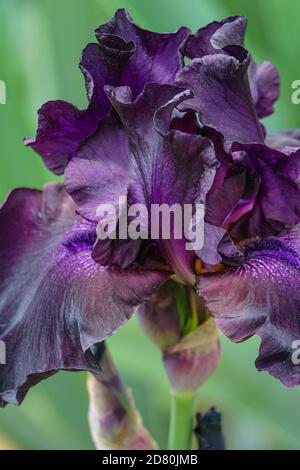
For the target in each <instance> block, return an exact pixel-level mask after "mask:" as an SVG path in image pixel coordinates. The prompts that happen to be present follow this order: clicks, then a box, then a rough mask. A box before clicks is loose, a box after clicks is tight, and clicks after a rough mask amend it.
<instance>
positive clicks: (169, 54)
mask: <svg viewBox="0 0 300 470" xmlns="http://www.w3.org/2000/svg"><path fill="white" fill-rule="evenodd" d="M106 34H113V35H116V36H119V37H121V38H122V39H123V40H124V41H126V42H127V41H131V42H133V43H134V44H135V49H136V50H135V53H134V55H133V56H132V58H131V60H130V61H129V63H128V66H127V67H126V70H125V71H124V74H123V77H122V83H120V85H126V86H130V88H131V90H132V96H133V99H135V98H136V97H137V96H138V95H139V93H141V92H142V91H143V89H144V87H145V85H146V84H147V83H160V84H166V83H169V84H172V83H173V81H174V78H175V75H176V72H177V71H178V70H179V68H180V67H181V66H182V64H183V59H182V54H183V52H184V50H185V43H186V39H187V38H188V36H189V34H190V30H189V29H188V28H185V27H182V28H180V29H179V30H178V31H177V32H176V33H154V32H152V31H147V30H145V29H142V28H140V27H139V26H137V25H135V24H134V22H133V21H132V19H131V18H130V15H129V14H128V12H127V11H126V10H124V9H122V10H118V11H117V12H116V14H115V15H114V17H113V18H112V19H111V20H110V21H109V22H108V23H106V24H105V25H103V26H100V28H98V29H97V30H96V35H97V37H98V38H99V39H100V40H101V39H102V37H103V35H106Z"/></svg>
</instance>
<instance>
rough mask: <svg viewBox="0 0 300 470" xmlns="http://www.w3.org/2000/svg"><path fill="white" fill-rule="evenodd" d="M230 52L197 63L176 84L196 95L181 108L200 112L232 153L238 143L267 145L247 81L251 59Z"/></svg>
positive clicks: (236, 48)
mask: <svg viewBox="0 0 300 470" xmlns="http://www.w3.org/2000/svg"><path fill="white" fill-rule="evenodd" d="M228 47H229V46H228ZM227 51H228V52H230V54H226V53H225V52H223V51H222V53H218V54H213V55H207V56H204V57H203V58H201V59H193V60H192V61H191V62H190V63H189V64H188V65H186V66H185V67H184V68H183V69H182V70H180V71H179V72H178V74H177V79H176V82H177V84H178V85H179V86H182V87H184V88H187V89H190V90H192V91H193V93H194V97H193V98H192V99H190V100H187V101H185V102H184V103H183V104H182V106H181V108H182V109H184V110H189V109H192V110H194V111H197V112H198V113H199V114H200V120H201V122H202V123H203V124H204V125H205V126H208V127H212V128H213V129H216V130H217V131H219V132H221V134H223V136H224V138H225V144H226V148H227V149H228V148H230V145H231V144H232V142H235V141H237V142H244V143H246V142H263V140H264V135H263V132H262V127H261V124H260V123H259V121H258V117H257V114H256V111H255V107H254V104H253V100H252V96H251V91H250V86H249V81H248V77H247V71H248V66H249V61H250V57H249V55H248V54H247V53H246V51H245V49H243V48H241V47H239V46H234V47H233V46H232V47H231V46H230V48H229V49H227Z"/></svg>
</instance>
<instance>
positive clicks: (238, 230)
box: [231, 144, 300, 239]
mask: <svg viewBox="0 0 300 470" xmlns="http://www.w3.org/2000/svg"><path fill="white" fill-rule="evenodd" d="M234 150H237V151H238V152H237V153H236V154H235V158H236V159H237V160H238V161H240V162H241V164H242V165H245V166H247V167H248V169H249V170H250V171H252V173H253V174H254V175H256V178H258V179H259V180H260V184H259V189H258V192H257V195H256V198H255V202H254V205H253V209H252V210H251V211H250V212H248V213H247V214H246V215H245V216H243V217H241V218H240V219H239V220H238V221H237V222H236V224H235V225H234V227H233V228H232V230H231V233H232V234H233V235H234V236H235V237H236V238H239V239H244V238H250V237H255V236H257V235H259V236H266V235H271V234H274V233H276V232H279V231H281V230H282V229H283V228H284V227H285V226H287V225H294V224H297V223H298V222H300V191H299V175H300V151H299V150H296V149H292V150H291V152H290V153H284V152H283V151H278V150H275V149H272V148H270V147H267V146H266V145H255V144H250V145H237V144H236V145H234ZM239 152H240V153H239Z"/></svg>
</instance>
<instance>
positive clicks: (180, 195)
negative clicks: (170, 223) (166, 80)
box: [108, 84, 223, 282]
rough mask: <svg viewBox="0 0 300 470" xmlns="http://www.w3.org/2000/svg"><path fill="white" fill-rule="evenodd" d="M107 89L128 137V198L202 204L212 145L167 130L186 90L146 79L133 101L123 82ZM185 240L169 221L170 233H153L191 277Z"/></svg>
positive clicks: (211, 171) (212, 165)
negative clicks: (166, 234) (129, 170)
mask: <svg viewBox="0 0 300 470" xmlns="http://www.w3.org/2000/svg"><path fill="white" fill-rule="evenodd" d="M108 94H109V96H110V99H111V101H112V103H113V106H114V108H115V110H116V111H117V112H118V114H119V116H120V119H121V120H122V123H123V125H124V128H125V131H126V133H127V135H128V139H129V149H130V167H131V175H132V176H131V177H132V184H131V186H130V195H131V200H132V201H134V202H138V203H143V204H145V205H146V206H147V207H148V209H149V210H150V211H151V209H152V208H151V207H150V205H151V204H152V205H153V204H155V205H156V206H160V205H162V204H168V207H169V208H171V207H173V205H174V204H178V205H180V207H181V208H182V210H183V209H184V204H191V205H195V204H204V202H205V198H206V194H207V192H208V191H209V189H210V187H211V186H212V184H213V180H214V176H215V171H216V167H217V166H218V164H219V162H218V160H217V159H216V157H215V152H214V148H213V145H212V143H211V142H210V140H209V139H208V138H205V137H202V136H201V135H197V134H195V135H194V134H190V133H185V132H181V131H179V130H170V129H171V126H172V117H173V112H174V109H175V108H176V107H177V106H178V105H179V104H180V103H182V102H184V100H187V99H188V98H189V97H191V92H189V91H182V89H179V88H178V87H174V86H170V85H154V84H151V85H148V86H147V87H146V88H145V90H144V92H143V94H142V95H140V96H139V97H138V99H137V100H135V101H133V102H132V101H131V100H130V95H129V94H128V89H127V88H125V87H122V88H117V89H114V90H112V89H108ZM181 222H182V219H181V221H180V223H181ZM151 223H152V224H153V223H154V220H153V217H152V220H151ZM222 235H223V234H222ZM185 242H186V238H185V236H184V235H182V236H179V237H178V238H176V237H175V236H174V227H171V229H170V236H168V237H164V236H161V234H159V237H158V245H159V247H160V249H161V252H162V253H163V255H164V256H165V258H166V261H167V262H168V264H169V265H170V266H171V267H172V268H173V269H174V270H175V272H176V273H177V275H178V276H179V277H180V278H181V279H185V280H188V281H189V282H192V280H193V258H194V257H195V253H193V252H192V250H191V251H190V252H189V253H187V251H186V249H185ZM207 243H211V240H209V241H207Z"/></svg>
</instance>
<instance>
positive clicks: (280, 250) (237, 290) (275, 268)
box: [197, 225, 300, 386]
mask: <svg viewBox="0 0 300 470" xmlns="http://www.w3.org/2000/svg"><path fill="white" fill-rule="evenodd" d="M299 282H300V225H297V226H296V227H294V228H293V229H291V230H290V231H287V232H285V233H282V235H281V236H280V237H278V238H274V237H273V238H266V239H263V240H261V241H257V242H254V243H251V244H249V245H248V246H246V247H245V260H244V263H243V264H242V265H240V266H238V267H235V268H227V269H225V270H224V271H222V272H220V273H217V274H216V273H214V274H206V275H201V276H199V277H198V281H197V291H198V293H199V295H200V296H201V297H203V299H204V301H205V303H206V305H207V307H208V309H209V311H210V312H211V314H212V315H213V317H214V318H215V320H216V322H217V324H218V326H219V327H220V329H221V330H222V331H223V332H224V333H225V335H226V336H228V337H229V338H230V339H231V340H232V341H236V342H239V341H244V340H246V339H247V338H249V337H250V336H252V335H254V334H258V335H259V336H260V337H261V340H262V342H261V346H260V351H259V356H258V358H257V360H256V367H257V368H258V369H259V370H266V371H268V372H270V374H272V375H273V376H274V377H277V378H278V379H280V380H281V381H282V382H283V383H284V384H286V385H288V386H294V385H299V383H300V367H299V365H297V364H296V363H295V362H293V352H294V341H298V340H299V338H300V295H299Z"/></svg>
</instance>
